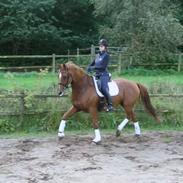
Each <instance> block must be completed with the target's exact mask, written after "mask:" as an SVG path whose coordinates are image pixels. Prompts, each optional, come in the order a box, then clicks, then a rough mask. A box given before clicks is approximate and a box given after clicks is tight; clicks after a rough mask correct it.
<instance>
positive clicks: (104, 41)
mask: <svg viewBox="0 0 183 183" xmlns="http://www.w3.org/2000/svg"><path fill="white" fill-rule="evenodd" d="M100 45H102V46H105V47H107V46H108V42H107V40H106V39H101V40H100V41H99V46H100Z"/></svg>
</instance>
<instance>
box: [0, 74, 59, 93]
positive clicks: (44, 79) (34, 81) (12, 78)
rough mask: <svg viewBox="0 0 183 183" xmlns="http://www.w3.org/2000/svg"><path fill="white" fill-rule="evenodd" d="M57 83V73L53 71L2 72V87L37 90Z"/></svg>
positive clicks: (0, 78)
mask: <svg viewBox="0 0 183 183" xmlns="http://www.w3.org/2000/svg"><path fill="white" fill-rule="evenodd" d="M56 83H57V75H56V74H52V73H36V72H33V73H0V89H5V90H13V89H15V88H16V89H17V88H18V89H28V90H37V89H38V88H41V87H43V88H45V87H46V88H47V87H49V86H50V85H53V84H56Z"/></svg>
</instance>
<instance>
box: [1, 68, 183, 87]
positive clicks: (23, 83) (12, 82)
mask: <svg viewBox="0 0 183 183" xmlns="http://www.w3.org/2000/svg"><path fill="white" fill-rule="evenodd" d="M140 71H141V70H134V71H133V70H132V71H129V72H127V71H126V72H124V73H122V74H120V75H118V74H117V73H116V72H114V73H112V76H113V78H125V79H128V80H132V81H135V82H139V83H141V84H144V85H146V86H151V85H152V84H154V83H168V84H169V85H171V84H172V85H182V84H183V73H180V74H178V73H166V72H153V71H144V70H142V71H141V72H140ZM57 82H58V80H57V74H52V73H47V72H43V73H36V72H32V73H0V89H5V90H13V89H14V88H16V89H17V88H18V89H27V90H37V89H38V88H41V87H42V88H48V87H49V86H50V85H53V84H55V85H57Z"/></svg>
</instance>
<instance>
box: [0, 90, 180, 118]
mask: <svg viewBox="0 0 183 183" xmlns="http://www.w3.org/2000/svg"><path fill="white" fill-rule="evenodd" d="M25 97H27V95H25V94H24V93H22V94H10V95H0V99H2V98H5V99H8V98H12V99H18V100H19V103H20V105H19V107H18V108H19V110H18V112H16V113H15V112H11V111H8V112H0V116H22V117H23V116H24V115H30V114H32V115H34V114H38V113H46V112H50V111H49V110H46V111H41V112H39V111H31V113H30V112H26V107H25ZM32 97H35V98H39V99H43V98H44V99H47V98H60V99H61V98H62V97H60V96H58V95H32ZM63 97H67V95H64V96H63ZM150 97H161V98H167V97H171V98H172V97H173V98H182V97H183V94H150ZM59 112H61V111H59ZM162 112H163V111H162ZM165 112H168V111H165Z"/></svg>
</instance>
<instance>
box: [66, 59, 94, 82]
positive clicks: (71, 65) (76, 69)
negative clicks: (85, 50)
mask: <svg viewBox="0 0 183 183" xmlns="http://www.w3.org/2000/svg"><path fill="white" fill-rule="evenodd" d="M66 66H67V67H68V69H69V70H72V71H74V72H75V73H77V74H78V75H80V76H81V77H85V76H86V78H87V83H89V84H90V85H93V82H92V79H91V76H89V75H88V74H87V73H86V72H85V70H84V69H83V68H81V67H79V66H78V65H76V64H74V63H73V62H72V61H69V62H67V63H66Z"/></svg>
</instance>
